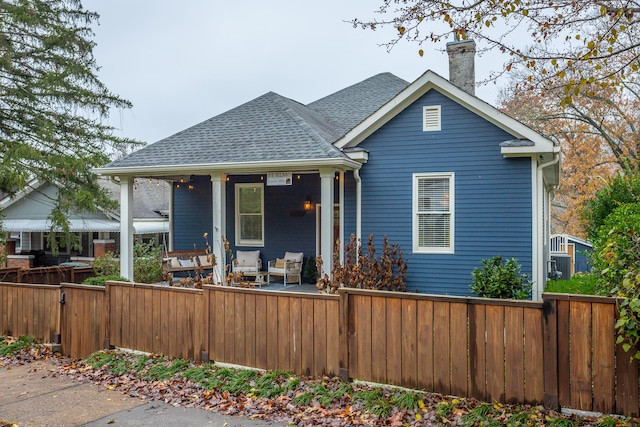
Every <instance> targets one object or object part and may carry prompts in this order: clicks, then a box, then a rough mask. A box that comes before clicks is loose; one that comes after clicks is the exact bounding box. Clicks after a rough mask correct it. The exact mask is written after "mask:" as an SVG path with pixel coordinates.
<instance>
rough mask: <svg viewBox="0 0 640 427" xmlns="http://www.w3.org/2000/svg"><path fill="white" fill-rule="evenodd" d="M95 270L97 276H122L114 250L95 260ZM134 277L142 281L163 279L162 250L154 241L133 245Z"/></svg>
mask: <svg viewBox="0 0 640 427" xmlns="http://www.w3.org/2000/svg"><path fill="white" fill-rule="evenodd" d="M93 270H94V271H95V272H96V275H97V276H109V277H112V276H117V277H120V260H119V259H118V258H116V256H115V254H114V253H113V252H107V253H105V254H104V256H102V257H99V258H96V259H95V260H94V261H93ZM133 279H134V280H135V281H136V282H140V283H155V282H159V281H161V280H162V252H161V248H159V247H155V246H154V245H153V242H152V243H136V244H135V245H134V246H133ZM110 280H114V279H110ZM103 284H104V282H103Z"/></svg>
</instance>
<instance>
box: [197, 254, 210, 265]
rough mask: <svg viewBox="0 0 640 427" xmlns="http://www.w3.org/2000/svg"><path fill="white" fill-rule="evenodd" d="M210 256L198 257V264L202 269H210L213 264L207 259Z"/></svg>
mask: <svg viewBox="0 0 640 427" xmlns="http://www.w3.org/2000/svg"><path fill="white" fill-rule="evenodd" d="M209 256H212V255H198V262H199V263H200V265H201V266H203V267H212V266H213V264H212V262H211V261H209V260H208V259H207V258H208V257H209Z"/></svg>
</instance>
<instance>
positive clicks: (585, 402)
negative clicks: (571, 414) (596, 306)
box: [569, 301, 593, 411]
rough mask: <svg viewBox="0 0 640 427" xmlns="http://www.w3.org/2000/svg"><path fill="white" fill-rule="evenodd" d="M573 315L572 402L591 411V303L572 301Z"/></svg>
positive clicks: (570, 346)
mask: <svg viewBox="0 0 640 427" xmlns="http://www.w3.org/2000/svg"><path fill="white" fill-rule="evenodd" d="M569 315H570V316H571V325H570V328H571V330H570V334H571V342H570V345H569V348H570V351H571V353H570V354H571V356H570V358H571V365H570V366H571V368H570V374H571V403H570V406H571V407H572V408H579V409H584V410H587V411H590V410H592V409H593V405H592V397H591V355H592V349H593V343H592V342H591V330H590V326H591V304H589V303H586V302H577V301H572V302H571V303H570V306H569Z"/></svg>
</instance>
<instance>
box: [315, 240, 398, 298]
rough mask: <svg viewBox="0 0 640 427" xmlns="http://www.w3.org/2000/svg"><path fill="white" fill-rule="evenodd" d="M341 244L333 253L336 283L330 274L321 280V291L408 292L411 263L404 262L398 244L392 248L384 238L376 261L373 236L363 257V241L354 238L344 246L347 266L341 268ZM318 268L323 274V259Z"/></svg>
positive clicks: (394, 244)
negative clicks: (341, 288)
mask: <svg viewBox="0 0 640 427" xmlns="http://www.w3.org/2000/svg"><path fill="white" fill-rule="evenodd" d="M339 245H340V242H337V243H336V246H337V247H336V250H335V251H333V271H332V276H333V277H332V279H329V276H328V275H327V274H325V275H324V277H322V276H321V277H320V278H319V279H318V283H317V284H316V286H317V287H318V289H319V290H320V291H326V292H328V293H336V292H337V291H338V289H339V288H340V287H341V286H344V287H347V288H359V289H376V290H384V291H400V292H406V290H407V285H406V283H405V281H406V280H407V261H406V260H405V259H403V258H402V250H400V245H398V244H397V243H392V244H389V239H388V238H387V236H384V239H383V241H382V254H381V255H380V258H376V248H375V244H374V242H373V234H371V235H369V241H368V243H367V254H366V255H364V254H363V253H362V244H361V240H360V239H356V237H355V235H354V234H352V235H351V238H350V240H349V243H346V244H345V245H344V264H340V250H339ZM316 268H317V270H318V271H322V258H321V257H317V258H316Z"/></svg>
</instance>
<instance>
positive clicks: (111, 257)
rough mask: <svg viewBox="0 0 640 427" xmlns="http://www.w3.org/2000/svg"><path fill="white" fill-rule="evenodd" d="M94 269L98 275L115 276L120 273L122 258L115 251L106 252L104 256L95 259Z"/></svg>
mask: <svg viewBox="0 0 640 427" xmlns="http://www.w3.org/2000/svg"><path fill="white" fill-rule="evenodd" d="M93 271H95V272H96V275H97V276H114V275H119V274H120V260H118V258H116V256H115V254H114V253H113V252H106V253H105V254H104V255H103V256H101V257H98V258H96V259H94V260H93Z"/></svg>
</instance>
